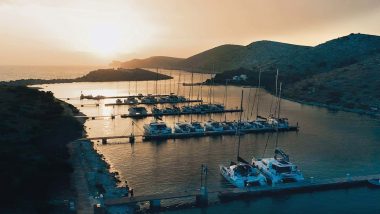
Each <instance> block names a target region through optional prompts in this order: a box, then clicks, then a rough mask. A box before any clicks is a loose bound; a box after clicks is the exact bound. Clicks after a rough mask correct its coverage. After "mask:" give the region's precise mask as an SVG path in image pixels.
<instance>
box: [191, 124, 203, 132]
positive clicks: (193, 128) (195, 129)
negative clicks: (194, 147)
mask: <svg viewBox="0 0 380 214" xmlns="http://www.w3.org/2000/svg"><path fill="white" fill-rule="evenodd" d="M190 125H191V127H190V130H191V132H195V133H204V132H205V128H204V127H203V126H202V124H201V123H200V122H192V123H190Z"/></svg>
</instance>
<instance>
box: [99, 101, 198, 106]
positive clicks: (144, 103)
mask: <svg viewBox="0 0 380 214" xmlns="http://www.w3.org/2000/svg"><path fill="white" fill-rule="evenodd" d="M201 102H203V100H184V101H177V102H170V101H157V102H139V103H136V104H131V103H106V104H105V106H123V105H132V106H133V105H139V104H142V105H157V104H177V103H201Z"/></svg>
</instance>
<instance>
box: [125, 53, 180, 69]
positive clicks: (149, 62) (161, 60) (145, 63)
mask: <svg viewBox="0 0 380 214" xmlns="http://www.w3.org/2000/svg"><path fill="white" fill-rule="evenodd" d="M181 60H182V59H181V58H175V57H167V56H153V57H149V58H146V59H133V60H130V61H126V62H123V63H119V64H118V67H123V68H164V69H173V68H176V67H177V64H178V63H179V62H180V61H181Z"/></svg>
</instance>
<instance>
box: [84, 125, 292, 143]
mask: <svg viewBox="0 0 380 214" xmlns="http://www.w3.org/2000/svg"><path fill="white" fill-rule="evenodd" d="M276 131H279V132H286V131H298V126H289V127H286V128H278V130H277V128H276V127H265V128H255V129H247V130H240V134H249V133H266V132H276ZM235 134H236V130H224V131H204V132H190V133H170V134H161V135H147V134H134V133H131V134H129V135H115V136H100V137H88V138H85V139H83V140H101V141H102V143H103V144H107V140H110V139H129V140H130V142H133V143H134V142H135V138H137V137H141V138H142V140H143V141H153V140H166V139H183V138H198V137H207V136H221V135H235Z"/></svg>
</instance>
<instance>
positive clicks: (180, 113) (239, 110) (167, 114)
mask: <svg viewBox="0 0 380 214" xmlns="http://www.w3.org/2000/svg"><path fill="white" fill-rule="evenodd" d="M241 111H242V110H241V109H224V110H209V111H203V112H184V111H180V112H162V113H147V114H140V115H136V114H122V115H120V116H121V117H122V118H142V117H162V116H180V115H201V114H223V113H235V112H241Z"/></svg>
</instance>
